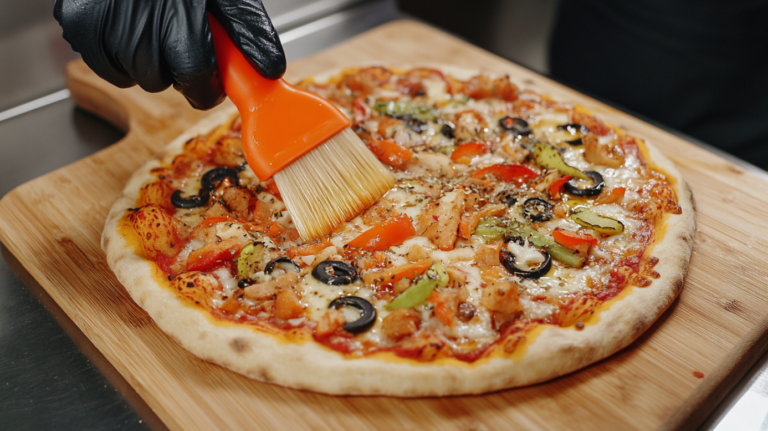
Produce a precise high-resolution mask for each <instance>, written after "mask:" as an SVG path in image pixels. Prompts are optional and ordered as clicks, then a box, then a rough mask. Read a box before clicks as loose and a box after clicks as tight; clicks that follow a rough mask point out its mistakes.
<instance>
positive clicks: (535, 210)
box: [523, 198, 552, 221]
mask: <svg viewBox="0 0 768 431" xmlns="http://www.w3.org/2000/svg"><path fill="white" fill-rule="evenodd" d="M523 215H525V216H526V217H528V218H529V219H531V221H547V220H549V219H551V218H552V204H550V203H549V202H547V201H546V200H544V199H542V198H528V199H526V200H525V202H523Z"/></svg>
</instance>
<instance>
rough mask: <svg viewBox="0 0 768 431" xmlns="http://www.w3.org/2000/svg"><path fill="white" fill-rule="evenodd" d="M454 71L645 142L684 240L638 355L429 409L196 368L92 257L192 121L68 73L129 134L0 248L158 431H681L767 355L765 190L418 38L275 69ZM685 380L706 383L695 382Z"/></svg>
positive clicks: (4, 218)
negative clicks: (133, 179) (681, 257)
mask: <svg viewBox="0 0 768 431" xmlns="http://www.w3.org/2000/svg"><path fill="white" fill-rule="evenodd" d="M371 63H380V64H411V65H420V64H425V63H444V64H455V65H457V66H463V67H467V66H469V67H481V68H484V69H487V70H489V71H493V72H495V73H509V74H510V75H511V77H512V79H513V81H514V82H518V83H522V84H523V85H525V86H527V87H529V88H532V89H534V90H537V91H540V92H542V93H544V94H550V95H552V96H554V97H556V98H558V99H561V100H566V101H573V102H577V103H580V104H582V105H584V106H586V107H587V108H589V109H591V110H592V111H594V112H595V113H597V114H598V115H599V116H600V117H601V118H604V119H607V120H608V121H610V122H612V123H614V124H616V125H618V126H620V127H622V128H624V129H626V130H628V131H630V133H632V134H634V135H635V136H638V137H641V138H644V139H646V140H647V141H648V142H651V143H652V144H654V145H656V146H657V147H659V148H660V149H661V150H662V152H664V153H665V154H666V155H667V156H669V157H670V158H671V159H672V160H673V161H674V162H675V163H677V165H678V167H679V169H680V171H681V172H682V174H683V176H684V177H685V178H686V180H688V182H689V183H690V185H691V187H692V189H693V192H694V195H695V199H696V206H697V209H698V228H697V234H696V240H695V247H694V250H693V257H692V259H691V266H690V272H689V275H688V278H687V281H686V284H685V288H684V290H683V292H682V294H681V296H680V298H679V299H678V300H677V301H676V302H675V303H674V304H673V305H672V307H671V308H670V309H669V310H668V311H667V312H666V313H665V314H664V315H663V316H662V317H661V318H660V319H659V321H658V322H657V323H656V324H655V325H654V326H653V327H652V328H651V329H650V330H649V331H648V332H647V333H646V334H644V335H643V336H642V337H641V338H640V339H639V340H637V341H636V342H635V343H634V344H632V345H631V346H630V347H628V348H627V349H624V350H623V351H621V352H619V353H617V354H616V355H614V356H613V357H611V358H609V359H607V360H604V361H601V362H599V363H597V364H595V365H593V366H591V367H588V368H586V369H584V370H582V371H580V372H577V373H574V374H571V375H568V376H565V377H562V378H559V379H556V380H554V381H552V382H549V383H546V384H541V385H536V386H532V387H528V388H522V389H514V390H507V391H503V392H499V393H494V394H489V395H484V396H472V397H452V398H442V399H395V398H381V397H333V396H326V395H320V394H315V393H308V392H301V391H297V390H290V389H284V388H281V387H278V386H274V385H269V384H265V383H259V382H255V381H252V380H249V379H247V378H245V377H243V376H241V375H239V374H237V373H234V372H232V371H229V370H226V369H224V368H221V367H219V366H216V365H213V364H210V363H207V362H204V361H202V360H199V359H197V358H196V357H194V356H193V355H191V354H190V353H188V352H187V351H185V350H184V349H182V348H181V347H179V346H178V345H177V344H176V343H174V342H173V340H171V339H170V338H169V337H167V336H166V335H165V334H164V333H163V332H161V331H160V330H159V329H158V328H157V326H155V324H154V323H153V322H152V320H151V319H150V318H149V316H148V315H147V314H146V313H145V312H144V311H143V310H142V309H141V308H139V307H138V306H137V305H136V304H135V303H134V302H133V301H132V300H131V299H130V297H129V296H128V294H127V293H126V291H125V290H124V289H123V287H122V286H121V285H120V284H119V283H118V281H117V280H116V279H115V277H114V276H113V275H112V273H111V272H110V270H109V268H108V267H107V264H106V262H105V259H104V254H103V253H102V251H101V248H100V247H99V237H100V234H101V230H102V226H103V224H104V220H105V218H106V215H107V211H108V209H109V207H110V206H111V205H112V202H113V200H114V199H115V198H116V197H117V195H118V193H119V192H120V191H121V190H122V188H123V185H124V184H125V182H126V181H127V179H128V178H129V176H130V175H131V173H132V172H133V171H134V170H135V169H137V168H138V167H139V166H140V165H141V164H142V163H143V162H144V161H145V160H146V159H147V158H148V157H149V156H150V155H152V154H153V153H154V152H155V151H158V150H159V149H160V148H162V147H163V145H165V144H166V143H167V142H169V141H170V140H171V139H173V138H174V137H175V136H176V135H178V134H179V133H180V132H181V131H182V130H184V129H186V128H187V127H189V126H191V125H192V124H193V123H195V122H196V121H197V120H199V119H200V118H202V117H203V116H204V115H206V113H202V112H198V111H194V110H192V109H191V108H190V107H189V106H188V105H187V104H186V102H185V101H184V99H183V98H182V97H181V96H180V95H179V94H178V93H176V92H174V91H172V90H169V91H166V92H163V93H160V94H147V93H144V92H142V91H141V90H140V89H138V88H135V87H134V88H131V89H127V90H119V89H117V88H114V87H112V86H110V85H108V84H107V83H105V82H104V81H102V80H100V79H99V78H98V77H97V76H96V75H94V74H93V73H92V72H91V71H90V70H89V69H88V68H87V67H86V66H85V64H84V63H82V62H74V63H72V64H70V65H69V68H68V75H69V88H70V90H71V91H72V96H73V97H74V99H75V101H76V102H77V103H78V104H79V105H80V106H82V107H83V108H85V109H87V110H89V111H92V112H94V113H96V114H97V115H100V116H102V117H104V118H106V119H107V120H109V121H111V122H112V123H114V124H115V125H117V126H118V127H121V128H122V129H124V130H127V131H128V135H127V136H126V137H125V138H124V139H123V140H122V141H120V142H119V143H117V144H115V145H113V146H111V147H109V148H107V149H105V150H103V151H100V152H98V153H96V154H94V155H92V156H90V157H88V158H86V159H83V160H80V161H79V162H77V163H73V164H71V165H69V166H67V167H64V168H62V169H59V170H57V171H55V172H52V173H50V174H48V175H45V176H43V177H40V178H38V179H36V180H34V181H31V182H29V183H26V184H24V185H22V186H20V187H19V188H17V189H15V190H14V191H12V192H11V193H9V194H8V195H7V196H5V198H3V200H2V201H0V239H1V240H2V242H3V243H4V244H5V245H6V247H8V248H9V249H10V250H11V252H12V253H13V254H14V255H15V256H16V257H17V258H18V259H19V261H21V262H22V264H23V265H24V266H25V268H26V269H27V270H28V271H29V272H30V273H31V274H32V276H34V277H35V278H36V279H37V280H38V281H39V283H40V284H41V285H42V286H43V287H44V288H45V289H46V291H47V292H48V293H49V294H50V296H51V297H52V298H53V299H54V300H55V301H56V302H57V303H58V304H59V305H60V306H61V308H62V309H63V310H64V311H65V312H66V313H67V314H68V315H69V317H70V318H71V319H72V320H73V321H74V322H75V323H76V324H77V325H78V326H79V328H80V329H81V330H82V331H83V333H84V334H85V335H86V336H87V337H88V338H89V339H90V340H91V341H92V342H93V344H94V345H95V346H96V347H97V348H98V349H99V350H100V351H101V352H102V353H103V354H104V356H105V357H106V358H107V359H108V360H109V361H110V362H111V363H112V364H113V365H114V366H115V368H116V369H117V370H118V371H119V372H120V373H121V374H122V375H123V377H124V378H125V379H126V380H127V381H128V382H129V383H130V384H131V385H132V386H133V387H134V388H135V389H136V391H137V392H138V393H139V394H140V395H141V396H142V397H143V398H144V400H145V401H146V402H147V404H148V405H149V406H150V407H151V408H152V409H153V410H154V411H155V412H156V414H157V415H158V416H159V417H160V418H161V419H162V420H163V421H164V422H165V424H166V425H167V426H168V427H169V428H171V429H215V428H231V429H328V430H339V429H354V430H359V429H395V428H397V429H402V430H410V429H414V430H415V429H419V430H421V429H442V430H448V429H462V430H470V429H471V430H486V429H509V428H520V429H565V428H567V429H589V430H594V429H611V430H613V429H644V430H647V429H653V428H662V429H675V428H680V427H682V428H695V427H696V426H697V425H698V424H700V423H701V421H703V420H704V419H705V418H706V416H707V415H708V414H709V412H710V411H711V410H712V408H713V407H714V406H715V404H716V403H717V402H718V401H719V400H720V399H721V397H722V396H723V395H724V393H725V392H726V391H727V390H728V389H730V387H731V386H732V385H733V384H734V383H735V382H736V381H737V380H738V378H739V377H741V375H742V374H743V373H744V372H745V371H746V370H747V369H748V368H749V367H750V366H751V365H752V363H754V361H755V359H756V358H757V357H758V356H759V355H760V354H761V353H762V352H763V351H765V349H766V344H768V342H767V341H766V338H767V337H766V336H765V332H766V329H768V320H766V314H767V312H768V290H767V289H766V281H767V280H768V265H766V262H767V261H768V258H767V257H766V256H768V227H766V223H765V214H768V182H766V181H765V180H763V179H760V178H759V177H757V176H755V175H753V174H750V173H748V172H745V171H744V170H743V169H742V168H740V167H738V166H736V165H734V164H732V163H730V162H727V161H725V160H723V159H721V158H719V157H717V156H714V155H713V154H711V153H708V152H706V151H704V150H701V149H699V148H697V147H695V146H693V145H691V144H689V143H687V142H685V141H682V140H680V139H678V138H676V137H675V136H673V135H670V134H669V133H666V132H664V131H661V130H659V129H657V128H655V127H652V126H650V125H648V124H646V123H644V122H642V121H640V120H637V119H635V118H633V117H631V116H629V115H627V114H624V113H622V112H619V111H617V110H615V109H612V108H610V107H608V106H606V105H604V104H601V103H599V102H597V101H595V100H593V99H590V98H588V97H586V96H584V95H582V94H579V93H577V92H575V91H573V90H570V89H568V88H566V87H564V86H562V85H559V84H557V83H554V82H552V81H550V80H548V79H546V78H544V77H542V76H540V75H538V74H536V73H534V72H531V71H529V70H527V69H524V68H522V67H520V66H517V65H515V64H512V63H510V62H508V61H506V60H504V59H501V58H499V57H496V56H494V55H492V54H489V53H487V52H485V51H482V50H480V49H478V48H476V47H474V46H471V45H469V44H467V43H465V42H462V41H460V40H458V39H455V38H453V37H451V36H449V35H446V34H445V33H442V32H440V31H437V30H435V29H433V28H431V27H428V26H425V25H423V24H419V23H415V22H412V21H397V22H393V23H390V24H387V25H384V26H381V27H378V28H376V29H373V30H371V31H369V32H367V33H365V34H363V35H361V36H358V37H356V38H354V39H351V40H349V41H347V42H345V43H343V44H341V45H339V46H336V47H334V48H332V49H329V50H328V51H325V52H323V53H320V54H317V55H315V56H313V57H310V58H307V59H303V60H300V61H296V62H293V63H291V64H290V65H289V68H288V70H289V74H288V76H287V78H288V79H289V80H296V79H298V78H300V77H302V76H305V75H309V74H315V73H320V72H322V71H325V70H328V69H332V68H338V67H341V66H347V65H359V64H371ZM694 372H700V373H703V374H704V376H705V377H704V378H703V379H701V378H697V377H696V376H695V375H694Z"/></svg>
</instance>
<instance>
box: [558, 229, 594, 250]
mask: <svg viewBox="0 0 768 431" xmlns="http://www.w3.org/2000/svg"><path fill="white" fill-rule="evenodd" d="M552 237H553V238H554V239H555V241H556V242H557V243H559V244H562V245H564V246H566V247H568V248H570V249H571V250H575V249H577V248H579V246H581V245H583V244H588V245H589V246H596V245H597V239H595V238H594V237H593V236H592V235H590V234H588V233H586V234H584V235H579V234H577V233H575V232H570V231H567V230H556V231H554V232H552Z"/></svg>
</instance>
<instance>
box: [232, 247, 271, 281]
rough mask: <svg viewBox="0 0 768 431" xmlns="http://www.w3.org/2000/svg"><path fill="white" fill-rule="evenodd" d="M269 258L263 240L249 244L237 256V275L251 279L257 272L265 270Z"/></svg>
mask: <svg viewBox="0 0 768 431" xmlns="http://www.w3.org/2000/svg"><path fill="white" fill-rule="evenodd" d="M268 260H269V259H268V256H267V249H266V247H265V246H264V243H263V242H254V243H252V244H248V245H246V246H245V247H244V248H243V250H242V251H240V255H239V256H238V257H237V275H238V276H240V278H241V279H250V278H251V277H252V276H253V275H254V274H256V273H257V272H259V271H264V267H265V266H266V265H267V261H268Z"/></svg>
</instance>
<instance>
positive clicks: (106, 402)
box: [0, 0, 768, 429]
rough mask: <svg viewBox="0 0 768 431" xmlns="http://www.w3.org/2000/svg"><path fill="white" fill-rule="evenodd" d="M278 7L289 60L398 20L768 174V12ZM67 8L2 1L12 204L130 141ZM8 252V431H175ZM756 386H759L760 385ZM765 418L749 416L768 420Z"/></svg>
mask: <svg viewBox="0 0 768 431" xmlns="http://www.w3.org/2000/svg"><path fill="white" fill-rule="evenodd" d="M264 4H265V6H266V8H267V11H268V12H269V14H270V16H271V17H272V19H273V23H274V24H275V27H276V28H277V30H278V32H279V33H280V36H281V40H282V41H283V44H284V47H285V50H286V54H287V56H288V59H289V60H293V59H297V58H300V57H304V56H307V55H310V54H313V53H316V52H319V51H321V50H323V49H325V48H328V47H330V46H332V45H334V44H336V43H339V42H342V41H344V40H345V39H347V38H349V37H352V36H354V35H356V34H358V33H361V32H363V31H366V30H368V29H370V28H372V27H375V26H377V25H380V24H383V23H386V22H388V21H392V20H396V19H401V18H410V19H418V20H421V21H424V22H427V23H430V24H431V25H434V26H437V27H439V28H442V29H444V30H446V31H448V32H451V33H453V34H454V35H457V36H459V37H461V38H464V39H465V40H467V41H469V42H471V43H473V44H476V45H478V46H480V47H482V48H484V49H487V50H489V51H492V52H494V53H496V54H498V55H500V56H502V57H505V58H507V59H509V60H512V61H514V62H516V63H519V64H521V65H523V66H525V67H528V68H530V69H533V70H535V71H537V72H539V73H542V74H544V75H548V76H550V77H552V78H553V79H555V80H558V81H560V82H563V83H565V84H566V85H569V86H571V87H574V88H576V89H577V90H580V91H583V92H585V93H587V94H589V95H591V96H593V97H596V98H598V99H601V100H603V101H605V102H607V103H609V104H612V105H614V106H617V107H619V108H620V109H623V110H626V111H628V112H630V113H632V114H634V115H637V116H640V117H641V118H644V119H646V120H648V121H651V122H653V123H654V124H656V125H658V126H660V127H663V128H667V129H668V130H670V131H672V132H673V133H676V134H678V135H679V136H681V137H683V138H684V139H688V140H689V141H691V142H693V143H695V144H697V145H700V146H703V147H705V148H708V149H709V150H710V151H713V152H716V153H718V154H721V155H723V156H724V157H726V158H730V159H731V160H734V161H736V162H737V163H739V164H740V165H741V166H742V167H745V168H747V169H750V170H754V169H756V168H754V166H751V165H757V166H760V167H762V168H763V169H765V168H768V120H766V119H768V49H767V48H766V46H768V25H766V22H768V13H766V11H767V10H768V2H766V1H746V0H734V1H730V2H718V1H699V2H691V1H669V0H635V1H631V2H629V1H625V2H604V1H599V0H594V1H591V0H476V1H473V2H467V1H465V0H399V1H396V0H264ZM52 5H53V1H52V0H0V197H2V196H3V195H5V194H6V193H7V192H9V191H10V190H11V189H13V188H14V187H16V186H18V185H20V184H21V183H23V182H26V181H28V180H31V179H34V178H36V177H38V176H40V175H43V174H45V173H47V172H50V171H52V170H54V169H57V168H59V167H62V166H64V165H66V164H68V163H71V162H74V161H76V160H78V159H80V158H82V157H85V156H87V155H89V154H92V153H93V152H96V151H98V150H100V149H103V148H105V147H106V146H108V145H111V144H113V143H114V142H116V141H118V140H119V139H120V138H121V137H122V136H123V133H122V132H121V131H119V130H117V129H115V128H114V127H112V126H111V125H109V124H106V123H105V122H103V121H101V120H100V119H98V118H96V117H94V116H92V115H91V114H88V113H86V112H84V111H81V110H79V109H77V108H76V107H75V106H74V104H73V103H72V101H71V100H70V99H69V94H68V92H67V91H66V89H65V79H64V68H65V65H66V64H67V62H68V61H70V60H73V59H76V58H78V54H77V53H75V52H73V51H72V50H71V49H70V47H69V45H68V44H67V43H66V42H65V41H64V40H63V38H62V37H61V34H62V31H61V29H60V27H59V25H58V23H57V22H56V21H55V20H54V19H53V16H52ZM413 43H414V44H418V43H420V42H419V41H416V40H415V41H413ZM513 80H514V77H513ZM723 150H724V151H728V152H730V153H732V154H733V155H735V156H736V157H738V158H740V159H741V160H738V159H734V158H733V156H730V155H728V154H726V153H723V152H722V151H723ZM744 161H746V162H748V163H745V162H744ZM750 164H751V165H750ZM754 172H757V173H758V174H760V175H766V174H765V172H762V171H759V170H754ZM0 250H1V251H2V259H1V260H0V429H51V428H55V429H147V428H155V429H161V428H162V427H163V426H162V423H160V422H159V421H158V420H157V418H156V417H154V415H153V414H152V412H151V411H148V409H147V407H146V405H144V404H143V401H142V400H141V399H140V397H138V396H137V395H136V394H135V392H133V390H132V388H131V387H130V386H129V385H127V384H126V383H125V382H124V381H123V380H122V378H121V377H120V376H119V374H118V373H117V372H116V371H115V370H114V369H113V368H112V367H111V365H110V364H109V363H108V362H106V361H105V360H104V359H103V357H101V356H100V354H99V352H98V351H97V350H96V349H95V348H94V347H93V346H92V345H91V344H90V342H89V341H88V340H87V339H85V337H83V335H82V333H80V331H79V330H78V329H77V328H76V327H74V325H73V324H72V322H71V321H70V320H69V319H68V318H67V317H66V316H65V315H64V314H63V313H62V312H61V310H59V309H58V307H57V305H56V304H55V303H53V302H52V301H51V300H50V298H49V297H47V294H45V292H44V291H43V290H42V289H41V288H40V287H39V286H38V285H36V282H35V281H34V279H32V278H31V277H29V274H28V273H26V272H25V270H24V269H23V268H22V267H21V265H19V263H18V261H16V259H15V258H14V257H13V255H11V254H10V253H9V252H8V251H7V249H5V248H4V247H2V244H0ZM751 376H752V377H750V376H747V377H746V378H745V381H747V380H749V379H755V378H757V377H756V376H757V374H755V373H753V374H752V375H751ZM766 376H768V373H766ZM736 392H738V391H736ZM734 397H736V396H734ZM736 398H738V397H736ZM725 404H726V405H727V404H728V403H725ZM763 404H765V403H763ZM763 407H765V406H763ZM725 408H726V407H721V409H725ZM764 410H768V409H765V408H764V409H763V410H760V411H759V412H758V411H757V410H755V409H754V408H750V409H749V411H751V412H752V413H755V414H758V413H759V414H761V415H763V416H764V415H765V411H764ZM137 412H139V413H137ZM738 414H742V413H738ZM744 414H748V412H746V413H744ZM713 417H716V415H713ZM761 417H762V416H761ZM712 426H713V425H712V422H710V424H709V425H708V427H712Z"/></svg>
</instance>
